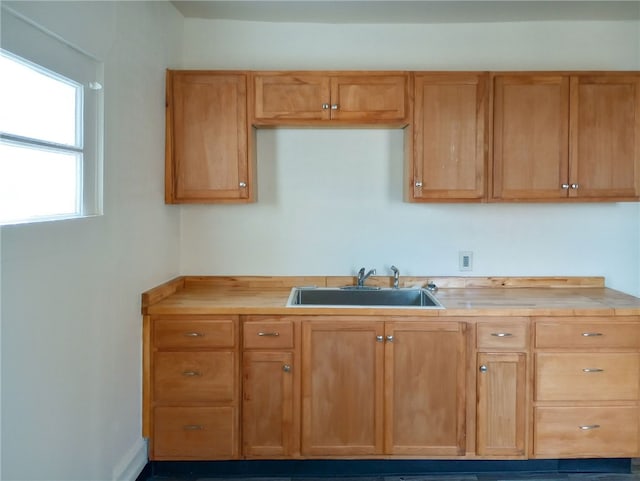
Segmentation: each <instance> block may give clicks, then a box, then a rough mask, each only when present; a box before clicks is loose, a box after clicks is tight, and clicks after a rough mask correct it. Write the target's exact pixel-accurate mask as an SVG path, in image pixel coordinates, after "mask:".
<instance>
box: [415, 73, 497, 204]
mask: <svg viewBox="0 0 640 481" xmlns="http://www.w3.org/2000/svg"><path fill="white" fill-rule="evenodd" d="M488 102H489V99H488V75H487V74H484V73H478V72H472V73H464V72H463V73H458V72H446V73H444V72H443V73H416V74H415V75H414V123H413V137H412V138H410V137H409V138H407V140H406V142H407V144H408V143H409V142H410V141H413V149H412V150H411V149H408V151H409V154H410V155H409V158H410V162H409V166H410V172H409V174H408V175H407V178H408V181H409V186H408V187H409V188H408V192H409V200H411V201H417V202H420V201H426V202H433V201H468V202H472V201H480V200H482V199H484V198H485V185H486V175H485V171H486V154H487V151H486V146H487V128H486V126H487V123H488V122H487V115H488ZM407 132H408V133H410V132H411V130H410V129H409V130H407Z"/></svg>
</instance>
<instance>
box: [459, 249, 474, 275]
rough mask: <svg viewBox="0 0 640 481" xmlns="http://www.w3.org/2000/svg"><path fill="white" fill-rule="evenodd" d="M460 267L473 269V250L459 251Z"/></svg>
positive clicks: (462, 269) (461, 268) (463, 269)
mask: <svg viewBox="0 0 640 481" xmlns="http://www.w3.org/2000/svg"><path fill="white" fill-rule="evenodd" d="M458 269H460V270H461V271H472V270H473V252H471V251H459V252H458Z"/></svg>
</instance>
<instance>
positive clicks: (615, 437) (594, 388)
mask: <svg viewBox="0 0 640 481" xmlns="http://www.w3.org/2000/svg"><path fill="white" fill-rule="evenodd" d="M638 321H640V318H638V317H636V316H630V317H607V316H603V317H583V318H580V317H564V318H554V317H550V318H540V319H538V320H537V322H535V332H534V339H535V376H534V392H535V396H534V416H533V443H534V449H533V455H534V457H537V458H557V457H621V458H624V457H637V456H639V455H640V430H639V428H640V419H639V400H640V322H638Z"/></svg>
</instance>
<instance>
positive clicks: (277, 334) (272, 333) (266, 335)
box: [258, 331, 280, 337]
mask: <svg viewBox="0 0 640 481" xmlns="http://www.w3.org/2000/svg"><path fill="white" fill-rule="evenodd" d="M279 335H280V333H279V332H275V331H274V332H259V333H258V336H260V337H278V336H279Z"/></svg>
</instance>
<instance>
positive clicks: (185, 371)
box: [145, 316, 240, 460]
mask: <svg viewBox="0 0 640 481" xmlns="http://www.w3.org/2000/svg"><path fill="white" fill-rule="evenodd" d="M148 328H150V331H151V332H149V333H145V338H147V339H150V343H151V345H150V346H149V349H145V353H146V354H145V355H146V356H147V360H146V362H148V367H149V371H148V372H147V373H145V374H146V375H148V376H150V378H151V379H150V384H151V386H152V387H151V388H150V389H148V390H145V396H146V400H145V409H148V410H149V411H151V416H150V419H151V420H150V424H151V426H150V429H149V431H150V432H149V434H150V443H149V458H150V459H152V460H207V459H237V458H238V457H239V454H240V449H239V447H240V432H239V431H240V430H239V419H240V409H239V394H240V389H239V362H238V359H239V351H238V342H237V337H238V336H237V329H238V316H207V317H203V316H186V317H180V318H178V317H175V318H158V319H153V320H152V322H151V323H150V325H148ZM145 384H146V383H145ZM146 417H147V414H146V413H145V418H146Z"/></svg>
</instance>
